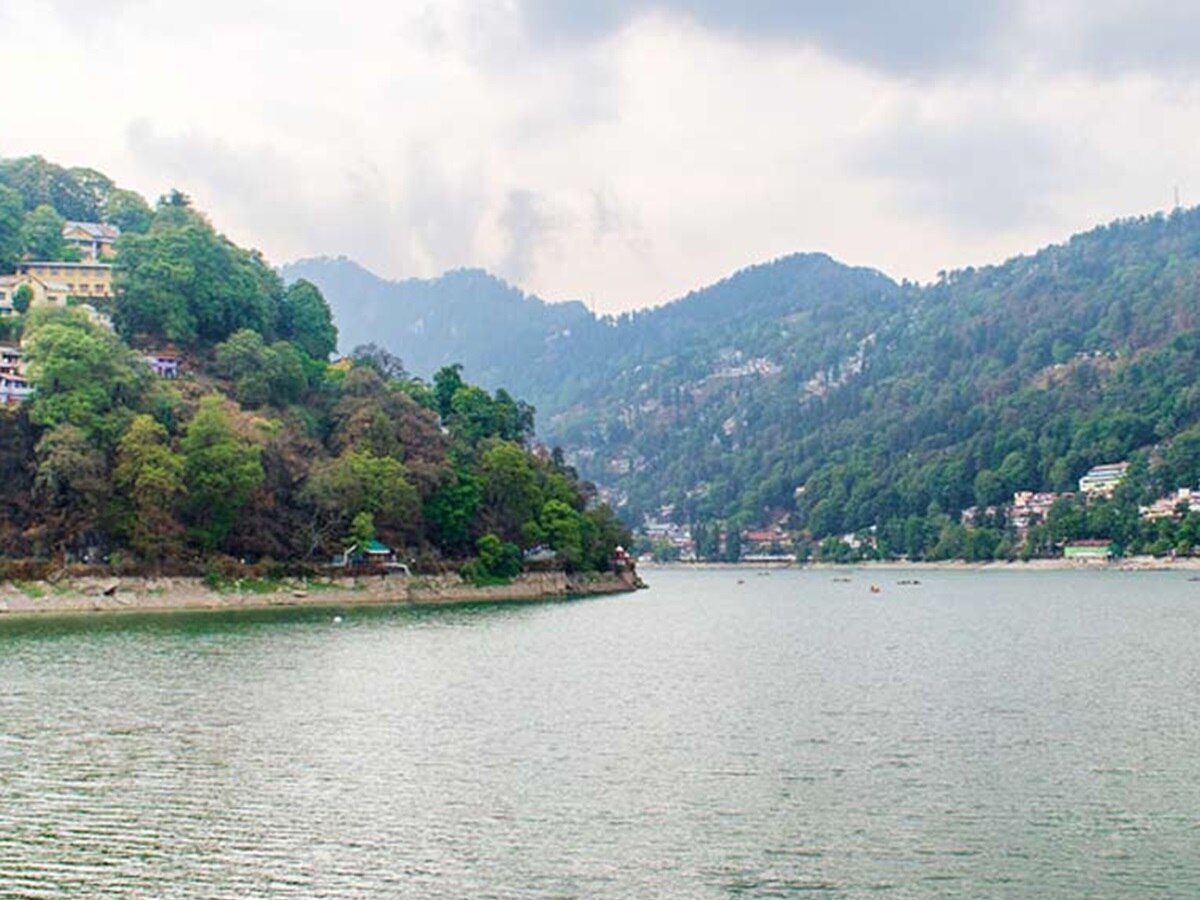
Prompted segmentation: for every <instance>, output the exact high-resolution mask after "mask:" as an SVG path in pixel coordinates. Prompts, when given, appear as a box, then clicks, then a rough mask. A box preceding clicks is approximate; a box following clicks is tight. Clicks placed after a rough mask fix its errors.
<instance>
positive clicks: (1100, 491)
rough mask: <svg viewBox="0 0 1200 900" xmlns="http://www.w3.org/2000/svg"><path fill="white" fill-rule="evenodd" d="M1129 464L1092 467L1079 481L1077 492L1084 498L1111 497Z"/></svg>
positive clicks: (1108, 464)
mask: <svg viewBox="0 0 1200 900" xmlns="http://www.w3.org/2000/svg"><path fill="white" fill-rule="evenodd" d="M1128 468H1129V463H1127V462H1119V463H1107V464H1105V465H1103V466H1093V467H1092V468H1091V469H1089V470H1088V473H1087V474H1086V475H1084V476H1083V477H1082V478H1080V479H1079V492H1080V493H1081V494H1083V495H1084V496H1086V497H1089V498H1090V497H1111V496H1112V495H1113V492H1114V491H1115V490H1116V489H1117V485H1119V484H1120V483H1121V479H1123V478H1124V477H1125V471H1126V470H1127V469H1128Z"/></svg>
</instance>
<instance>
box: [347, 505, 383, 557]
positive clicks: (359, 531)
mask: <svg viewBox="0 0 1200 900" xmlns="http://www.w3.org/2000/svg"><path fill="white" fill-rule="evenodd" d="M375 535H376V531H375V517H374V516H373V515H371V513H369V512H367V511H366V510H363V511H362V512H359V513H356V514H355V516H354V518H353V519H352V520H351V521H350V530H349V531H348V532H347V533H346V539H345V541H344V542H343V543H344V544H345V545H346V546H347V547H357V548H358V550H359V552H366V549H367V547H368V546H370V544H371V542H372V541H373V540H375Z"/></svg>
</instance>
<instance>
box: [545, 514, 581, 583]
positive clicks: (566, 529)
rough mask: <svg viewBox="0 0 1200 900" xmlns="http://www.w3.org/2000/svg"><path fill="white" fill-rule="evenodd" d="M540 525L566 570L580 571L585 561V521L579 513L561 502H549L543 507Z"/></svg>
mask: <svg viewBox="0 0 1200 900" xmlns="http://www.w3.org/2000/svg"><path fill="white" fill-rule="evenodd" d="M539 523H540V524H541V527H542V531H543V532H545V535H546V540H547V541H548V542H549V543H550V546H551V547H552V548H554V551H555V552H556V553H557V554H558V558H559V559H560V560H562V562H563V564H564V565H565V566H566V568H567V569H568V570H569V571H570V570H574V569H578V568H579V567H580V566H581V565H582V563H583V560H584V556H583V520H582V517H581V516H580V515H579V513H578V512H576V511H575V510H574V509H572V508H571V507H569V506H567V504H565V503H563V502H562V501H561V500H549V501H547V502H546V505H545V506H543V507H542V514H541V516H540V518H539Z"/></svg>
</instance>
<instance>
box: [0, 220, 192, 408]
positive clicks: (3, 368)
mask: <svg viewBox="0 0 1200 900" xmlns="http://www.w3.org/2000/svg"><path fill="white" fill-rule="evenodd" d="M120 236H121V230H120V229H119V228H118V227H117V226H116V225H110V224H108V223H106V222H71V221H68V222H65V223H64V224H63V226H62V242H63V245H64V247H65V248H66V251H67V252H66V253H64V254H63V255H64V256H69V257H71V258H70V259H62V260H37V259H29V260H21V261H19V262H17V264H16V272H14V273H13V274H10V275H0V320H3V319H11V318H13V317H16V316H20V315H23V314H25V313H27V312H29V311H30V310H36V309H43V308H49V309H65V308H68V307H70V308H73V309H76V310H78V311H80V312H82V313H84V314H85V315H86V316H87V317H88V319H89V320H90V321H91V322H92V323H94V324H96V325H99V326H101V327H102V328H105V329H107V330H109V331H112V330H113V321H112V316H111V315H109V313H108V312H106V311H102V310H103V309H104V308H105V307H108V306H109V304H110V303H111V301H112V300H113V297H114V294H113V260H114V258H115V257H116V242H117V238H119V237H120ZM143 361H144V362H145V364H146V365H147V366H148V367H149V369H150V370H151V371H152V372H153V373H154V374H155V375H157V376H159V377H161V378H175V377H178V375H179V373H180V358H179V355H178V354H177V353H176V352H174V351H171V350H163V351H154V352H147V353H145V354H144V356H143ZM32 394H33V388H32V386H31V385H30V384H29V381H28V378H27V377H26V373H25V364H24V354H23V353H22V350H21V347H20V344H19V343H17V344H8V343H0V405H3V406H14V405H16V404H19V403H23V402H25V401H26V400H28V399H29V398H30V397H31V396H32Z"/></svg>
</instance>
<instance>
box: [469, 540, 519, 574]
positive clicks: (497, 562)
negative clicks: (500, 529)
mask: <svg viewBox="0 0 1200 900" xmlns="http://www.w3.org/2000/svg"><path fill="white" fill-rule="evenodd" d="M475 547H476V550H478V552H479V565H480V568H482V569H483V574H484V575H489V576H491V577H493V578H512V577H514V576H515V575H517V574H519V573H520V571H521V551H520V549H519V548H518V547H517V545H516V544H513V543H509V542H508V541H502V540H500V538H499V537H497V536H496V535H494V534H491V533H488V534H485V535H483V536H482V537H481V538H480V539H479V540H478V541H477V542H476V544H475Z"/></svg>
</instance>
